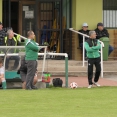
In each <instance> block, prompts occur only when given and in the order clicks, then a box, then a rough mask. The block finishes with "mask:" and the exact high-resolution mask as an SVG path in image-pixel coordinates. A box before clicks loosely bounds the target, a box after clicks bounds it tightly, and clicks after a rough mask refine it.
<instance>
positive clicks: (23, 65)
mask: <svg viewBox="0 0 117 117" xmlns="http://www.w3.org/2000/svg"><path fill="white" fill-rule="evenodd" d="M18 74H20V76H21V80H22V89H26V74H27V64H26V62H25V56H22V58H21V66H20V69H19V70H18ZM37 81H38V78H37V73H35V76H34V80H33V84H34V85H35V84H36V83H37Z"/></svg>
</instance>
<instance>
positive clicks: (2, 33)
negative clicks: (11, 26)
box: [0, 22, 6, 46]
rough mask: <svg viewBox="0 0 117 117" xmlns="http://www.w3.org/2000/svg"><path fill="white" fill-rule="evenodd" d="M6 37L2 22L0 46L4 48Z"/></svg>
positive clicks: (0, 24)
mask: <svg viewBox="0 0 117 117" xmlns="http://www.w3.org/2000/svg"><path fill="white" fill-rule="evenodd" d="M5 36H6V32H5V31H4V30H3V25H2V22H0V46H4V37H5Z"/></svg>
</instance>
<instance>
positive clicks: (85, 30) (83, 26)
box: [78, 23, 90, 57]
mask: <svg viewBox="0 0 117 117" xmlns="http://www.w3.org/2000/svg"><path fill="white" fill-rule="evenodd" d="M89 31H90V30H88V24H87V23H83V24H82V29H81V30H79V31H78V32H80V33H83V34H86V35H89ZM78 38H79V47H80V48H81V49H82V50H83V35H81V34H78ZM87 39H88V38H87V37H85V40H84V41H86V40H87ZM85 57H86V51H85Z"/></svg>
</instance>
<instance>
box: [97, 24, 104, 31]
mask: <svg viewBox="0 0 117 117" xmlns="http://www.w3.org/2000/svg"><path fill="white" fill-rule="evenodd" d="M97 28H98V29H99V30H100V31H102V30H103V29H104V25H103V23H101V22H100V23H98V24H97Z"/></svg>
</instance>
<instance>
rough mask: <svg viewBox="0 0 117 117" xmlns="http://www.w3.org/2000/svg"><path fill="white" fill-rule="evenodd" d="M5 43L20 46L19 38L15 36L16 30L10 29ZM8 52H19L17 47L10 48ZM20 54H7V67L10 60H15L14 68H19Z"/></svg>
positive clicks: (6, 67)
mask: <svg viewBox="0 0 117 117" xmlns="http://www.w3.org/2000/svg"><path fill="white" fill-rule="evenodd" d="M4 43H5V45H6V46H19V45H20V42H19V40H18V39H17V38H15V37H14V32H13V30H11V29H9V30H8V31H7V36H6V37H5V39H4ZM8 53H17V50H16V49H14V48H13V49H10V50H9V51H8ZM19 59H20V58H19V56H7V57H6V63H5V69H8V68H9V66H8V65H9V61H10V60H15V63H14V66H13V68H12V69H13V70H15V69H17V67H18V65H19Z"/></svg>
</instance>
